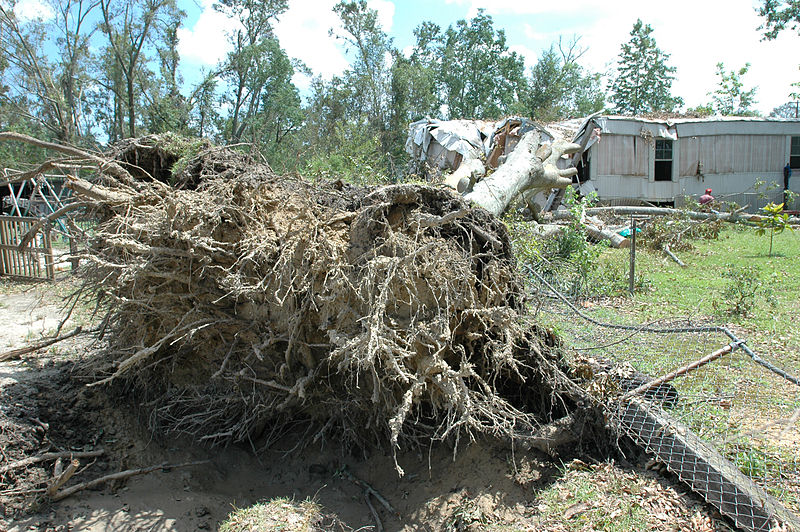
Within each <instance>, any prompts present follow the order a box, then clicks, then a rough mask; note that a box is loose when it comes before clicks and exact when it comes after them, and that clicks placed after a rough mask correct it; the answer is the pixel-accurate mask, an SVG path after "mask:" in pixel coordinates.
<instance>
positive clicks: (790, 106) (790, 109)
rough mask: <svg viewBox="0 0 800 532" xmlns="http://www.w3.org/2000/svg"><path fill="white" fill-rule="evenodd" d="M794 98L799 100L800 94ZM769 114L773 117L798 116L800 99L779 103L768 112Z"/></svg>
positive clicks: (799, 113) (799, 114)
mask: <svg viewBox="0 0 800 532" xmlns="http://www.w3.org/2000/svg"><path fill="white" fill-rule="evenodd" d="M792 94H794V93H792ZM796 98H797V99H798V100H800V95H798V97H796ZM769 116H770V117H775V118H800V101H794V102H786V103H784V104H781V105H779V106H778V107H775V108H774V109H772V111H770V113H769Z"/></svg>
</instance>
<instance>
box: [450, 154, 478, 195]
mask: <svg viewBox="0 0 800 532" xmlns="http://www.w3.org/2000/svg"><path fill="white" fill-rule="evenodd" d="M485 173H486V167H485V166H484V165H483V162H482V161H481V160H480V159H465V160H463V161H462V162H461V165H460V166H459V167H458V168H457V169H456V170H455V171H454V172H453V173H452V174H450V175H449V176H447V178H446V179H445V180H444V183H445V185H447V186H448V187H450V188H452V189H454V190H456V191H457V192H458V193H459V194H466V193H467V192H469V191H470V190H472V186H473V185H474V184H475V181H476V180H477V178H478V177H480V176H482V175H484V174H485Z"/></svg>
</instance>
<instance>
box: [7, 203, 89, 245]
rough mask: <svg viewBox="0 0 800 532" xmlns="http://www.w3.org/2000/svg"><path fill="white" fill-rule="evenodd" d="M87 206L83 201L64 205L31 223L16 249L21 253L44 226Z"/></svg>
mask: <svg viewBox="0 0 800 532" xmlns="http://www.w3.org/2000/svg"><path fill="white" fill-rule="evenodd" d="M88 206H89V203H87V202H85V201H76V202H75V203H70V204H69V205H64V206H63V207H61V208H60V209H58V210H57V211H55V212H52V213H50V214H49V215H47V216H44V217H42V218H39V219H38V220H36V222H35V223H33V224H32V225H31V228H30V229H28V232H27V233H25V235H24V236H23V237H22V240H20V242H19V245H18V246H17V248H19V250H20V251H23V250H24V249H25V248H26V247H27V245H28V244H30V243H31V240H33V238H34V237H35V236H36V233H38V232H39V231H41V230H42V228H43V227H44V226H45V225H46V224H48V223H51V222H53V221H54V220H57V219H58V218H61V217H62V216H64V215H65V214H67V213H68V212H70V211H74V210H77V209H80V208H83V207H88Z"/></svg>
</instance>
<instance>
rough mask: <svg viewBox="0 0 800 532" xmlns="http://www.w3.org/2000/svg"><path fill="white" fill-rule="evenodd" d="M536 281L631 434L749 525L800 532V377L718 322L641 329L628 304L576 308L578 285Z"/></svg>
mask: <svg viewBox="0 0 800 532" xmlns="http://www.w3.org/2000/svg"><path fill="white" fill-rule="evenodd" d="M530 280H531V287H532V293H533V295H534V301H533V303H534V310H535V312H536V313H537V316H536V317H537V320H539V321H540V322H541V323H543V324H545V325H547V326H550V327H552V328H553V329H555V330H556V332H558V333H559V334H560V335H561V336H562V338H564V340H565V342H566V345H568V346H569V347H570V348H571V350H570V352H571V353H572V356H573V357H574V360H573V362H574V365H575V367H576V368H578V371H579V372H583V373H584V374H588V377H587V380H588V383H589V384H588V386H589V388H590V391H593V393H596V394H597V395H598V396H599V397H600V398H601V400H602V401H603V402H604V404H606V405H607V413H608V416H609V419H610V421H611V422H612V423H613V424H614V425H616V426H617V427H618V428H619V430H620V432H621V433H623V434H626V435H628V436H630V437H631V438H632V439H633V440H634V441H635V442H637V443H638V444H639V445H640V446H641V447H642V448H644V449H645V450H646V451H647V452H648V453H649V454H651V455H653V456H655V457H656V458H657V459H658V460H659V461H660V462H662V463H664V464H665V465H666V466H667V467H668V469H669V470H671V471H672V472H673V473H674V474H676V475H677V476H678V477H679V478H680V479H681V480H683V481H684V482H686V483H687V484H689V485H690V486H691V487H692V489H693V490H694V491H696V492H698V493H700V494H701V495H702V496H703V497H704V498H705V499H706V500H707V501H708V502H709V503H710V504H712V505H714V506H716V507H717V508H718V509H719V510H720V511H721V512H722V513H724V514H726V515H728V516H729V517H731V519H733V521H734V522H735V523H736V524H737V526H739V527H740V528H742V529H745V530H776V528H775V527H778V528H777V530H793V529H794V528H792V527H795V528H797V529H798V530H800V518H799V517H798V515H800V380H798V379H797V378H796V377H795V376H794V375H793V374H792V373H791V372H788V371H785V370H784V369H782V368H781V362H780V360H777V359H776V357H773V356H766V355H762V354H758V353H756V352H754V351H753V350H752V349H751V348H750V347H749V346H748V345H747V343H746V341H745V340H743V339H740V338H738V337H737V336H736V334H734V333H733V332H732V331H730V330H728V329H727V328H724V327H719V326H716V325H714V324H713V323H703V322H697V321H695V320H691V319H679V320H676V319H670V318H667V317H665V318H664V319H662V320H659V321H657V322H653V323H647V324H641V323H636V322H635V320H633V319H626V318H625V316H626V313H625V308H624V307H621V308H609V307H608V306H600V305H597V306H588V305H586V303H583V304H579V303H576V301H580V300H579V299H578V298H576V296H577V295H578V293H577V292H576V291H575V287H574V286H573V285H571V284H570V283H569V282H565V281H563V280H561V281H560V283H557V282H556V281H558V279H554V278H550V279H545V278H544V277H543V276H540V275H539V274H537V273H536V272H534V271H533V270H531V271H530ZM581 368H583V369H581ZM779 523H784V525H783V526H785V527H787V528H780V526H781V525H779Z"/></svg>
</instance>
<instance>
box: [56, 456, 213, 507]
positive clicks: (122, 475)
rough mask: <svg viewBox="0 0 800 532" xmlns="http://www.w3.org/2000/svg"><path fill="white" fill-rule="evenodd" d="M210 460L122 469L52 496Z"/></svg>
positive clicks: (60, 496) (66, 495) (70, 493)
mask: <svg viewBox="0 0 800 532" xmlns="http://www.w3.org/2000/svg"><path fill="white" fill-rule="evenodd" d="M208 462H209V461H208V460H201V461H198V462H186V463H183V464H161V465H157V466H150V467H142V468H139V469H128V470H125V471H120V472H119V473H112V474H110V475H105V476H102V477H100V478H96V479H94V480H90V481H88V482H81V483H80V484H76V485H74V486H71V487H69V488H67V489H65V490H62V491H59V492H58V493H56V494H55V495H53V496H52V499H53V500H54V501H60V500H62V499H66V498H67V497H69V496H70V495H74V494H76V493H78V492H79V491H83V490H85V489H91V488H95V487H97V486H102V485H103V484H105V483H106V482H109V481H111V480H125V479H127V478H130V477H134V476H137V475H145V474H147V473H152V472H153V471H158V470H159V469H164V470H170V469H177V468H179V467H191V466H196V465H201V464H207V463H208Z"/></svg>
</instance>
